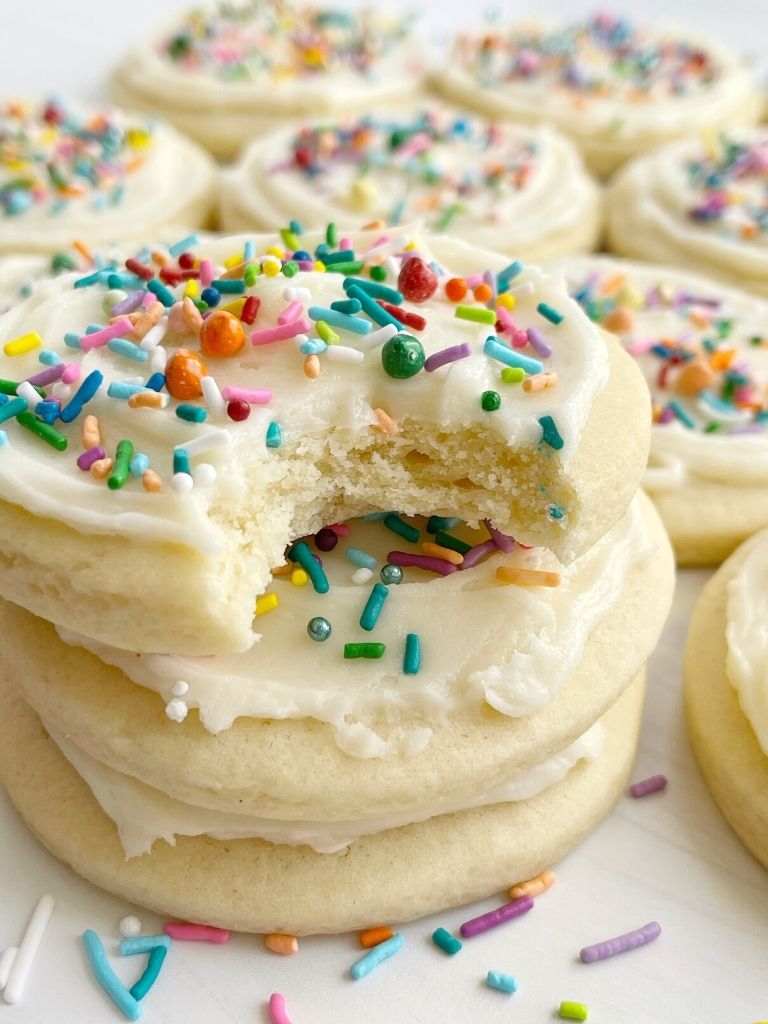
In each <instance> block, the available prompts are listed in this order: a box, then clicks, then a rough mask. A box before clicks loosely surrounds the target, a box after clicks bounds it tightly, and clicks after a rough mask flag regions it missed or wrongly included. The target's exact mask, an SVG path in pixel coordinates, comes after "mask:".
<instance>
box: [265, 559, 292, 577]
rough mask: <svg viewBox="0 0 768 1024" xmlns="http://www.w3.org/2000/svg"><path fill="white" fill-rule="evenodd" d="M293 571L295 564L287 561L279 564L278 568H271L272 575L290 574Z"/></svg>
mask: <svg viewBox="0 0 768 1024" xmlns="http://www.w3.org/2000/svg"><path fill="white" fill-rule="evenodd" d="M292 572H293V566H292V565H291V564H290V562H286V564H285V565H278V566H277V568H276V569H270V576H290V574H291V573H292Z"/></svg>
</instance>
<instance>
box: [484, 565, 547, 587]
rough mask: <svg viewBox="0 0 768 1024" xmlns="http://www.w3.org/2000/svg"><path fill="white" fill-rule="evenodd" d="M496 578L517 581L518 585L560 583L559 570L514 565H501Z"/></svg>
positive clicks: (501, 581) (544, 585)
mask: <svg viewBox="0 0 768 1024" xmlns="http://www.w3.org/2000/svg"><path fill="white" fill-rule="evenodd" d="M496 579H497V580H498V581H499V583H516V584H517V586H518V587H557V586H559V585H560V573H559V572H545V571H544V570H543V569H522V568H518V567H517V566H514V565H500V566H499V568H498V569H497V570H496Z"/></svg>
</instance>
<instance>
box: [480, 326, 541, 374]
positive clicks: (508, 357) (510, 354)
mask: <svg viewBox="0 0 768 1024" xmlns="http://www.w3.org/2000/svg"><path fill="white" fill-rule="evenodd" d="M483 352H485V354H486V355H487V356H490V357H491V359H496V360H498V362H500V363H504V364H505V365H506V366H515V367H519V368H520V369H521V370H525V372H526V373H541V371H542V370H543V369H544V363H542V362H541V360H539V359H532V358H531V357H530V356H523V355H521V354H520V353H519V352H518V351H516V350H515V349H513V348H510V347H509V345H504V344H502V342H500V341H499V340H498V338H497V337H496V336H495V335H493V334H492V335H490V336H489V337H488V338H487V339H486V342H485V344H484V345H483Z"/></svg>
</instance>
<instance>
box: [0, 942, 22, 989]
mask: <svg viewBox="0 0 768 1024" xmlns="http://www.w3.org/2000/svg"><path fill="white" fill-rule="evenodd" d="M18 952H19V950H18V948H17V947H16V946H9V947H8V949H4V950H3V952H2V953H0V990H2V989H4V988H5V986H6V985H7V983H8V978H9V977H10V974H11V968H12V967H13V961H14V960H15V959H16V954H17V953H18Z"/></svg>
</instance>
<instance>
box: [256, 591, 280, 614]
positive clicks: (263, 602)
mask: <svg viewBox="0 0 768 1024" xmlns="http://www.w3.org/2000/svg"><path fill="white" fill-rule="evenodd" d="M279 604H280V599H279V598H278V596H277V594H262V595H261V597H257V598H256V614H257V615H264V614H265V613H266V612H271V611H272V609H273V608H277V606H278V605H279Z"/></svg>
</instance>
